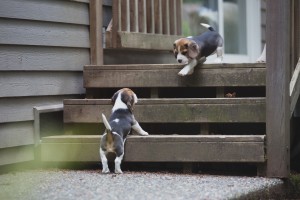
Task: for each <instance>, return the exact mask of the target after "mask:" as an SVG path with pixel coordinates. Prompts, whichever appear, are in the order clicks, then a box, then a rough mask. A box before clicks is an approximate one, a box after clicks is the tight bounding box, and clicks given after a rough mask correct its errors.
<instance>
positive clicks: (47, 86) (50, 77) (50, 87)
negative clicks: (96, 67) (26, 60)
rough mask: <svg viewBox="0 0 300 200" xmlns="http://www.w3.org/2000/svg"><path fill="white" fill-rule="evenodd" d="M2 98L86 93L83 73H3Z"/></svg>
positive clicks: (1, 80) (0, 92)
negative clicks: (83, 85) (83, 84)
mask: <svg viewBox="0 0 300 200" xmlns="http://www.w3.org/2000/svg"><path fill="white" fill-rule="evenodd" d="M0 85H1V87H0V97H22V96H45V95H69V94H83V93H85V90H84V88H83V87H82V73H81V72H38V71H35V72H30V71H27V72H1V76H0Z"/></svg>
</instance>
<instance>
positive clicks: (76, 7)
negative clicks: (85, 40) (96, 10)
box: [0, 0, 89, 25]
mask: <svg viewBox="0 0 300 200" xmlns="http://www.w3.org/2000/svg"><path fill="white" fill-rule="evenodd" d="M0 17H5V18H14V19H27V20H38V21H49V22H61V23H71V24H82V25H89V9H88V5H87V4H85V3H77V2H72V1H45V0H43V1H35V0H27V1H26V2H25V3H24V2H23V1H20V0H1V1H0Z"/></svg>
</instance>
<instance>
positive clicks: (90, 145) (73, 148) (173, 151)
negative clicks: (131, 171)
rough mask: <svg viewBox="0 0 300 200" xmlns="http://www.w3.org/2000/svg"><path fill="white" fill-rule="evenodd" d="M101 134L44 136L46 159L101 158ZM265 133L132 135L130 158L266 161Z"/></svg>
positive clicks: (127, 153) (127, 149)
mask: <svg viewBox="0 0 300 200" xmlns="http://www.w3.org/2000/svg"><path fill="white" fill-rule="evenodd" d="M100 140H101V136H100V135H71V136H69V135H61V136H51V137H44V138H42V143H41V157H42V161H56V162H59V161H97V162H98V161H100V158H99V144H100ZM264 140H265V136H264V135H244V136H241V135H193V136H190V135H150V136H129V137H128V139H127V140H126V145H125V156H124V161H128V162H256V163H257V162H264V161H265V152H264Z"/></svg>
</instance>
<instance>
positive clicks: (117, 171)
mask: <svg viewBox="0 0 300 200" xmlns="http://www.w3.org/2000/svg"><path fill="white" fill-rule="evenodd" d="M115 173H116V174H123V172H122V170H121V169H115Z"/></svg>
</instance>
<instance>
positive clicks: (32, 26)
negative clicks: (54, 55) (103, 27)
mask: <svg viewBox="0 0 300 200" xmlns="http://www.w3.org/2000/svg"><path fill="white" fill-rule="evenodd" d="M0 29H1V32H0V43H1V44H15V45H37V46H58V47H80V48H89V47H90V44H89V43H90V42H89V27H88V26H83V25H74V24H63V23H52V22H40V21H27V20H24V21H23V20H22V21H21V20H15V19H3V18H0Z"/></svg>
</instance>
